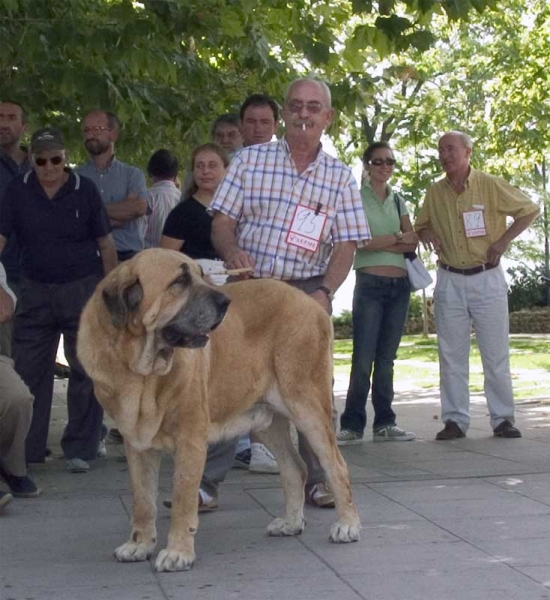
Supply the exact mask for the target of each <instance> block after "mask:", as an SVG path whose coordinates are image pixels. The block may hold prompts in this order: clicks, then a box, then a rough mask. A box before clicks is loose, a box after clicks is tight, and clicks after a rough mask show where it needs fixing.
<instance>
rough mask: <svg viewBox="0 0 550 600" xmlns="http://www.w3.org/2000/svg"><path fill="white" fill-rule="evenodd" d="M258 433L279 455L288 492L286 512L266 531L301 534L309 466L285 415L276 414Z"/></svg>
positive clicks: (271, 533) (284, 485)
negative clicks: (291, 434) (292, 434)
mask: <svg viewBox="0 0 550 600" xmlns="http://www.w3.org/2000/svg"><path fill="white" fill-rule="evenodd" d="M257 435H258V438H259V439H260V441H261V442H262V443H263V444H265V445H266V446H267V447H268V448H269V449H270V450H271V451H272V452H273V454H274V455H275V458H276V459H277V463H278V465H279V469H280V471H281V481H282V485H283V492H284V495H285V516H284V517H282V518H277V519H274V520H273V521H272V522H271V523H270V524H269V525H268V527H267V533H268V534H269V535H272V536H287V535H299V534H300V533H302V531H303V530H304V526H305V520H304V484H305V481H306V466H305V464H304V461H303V460H302V458H301V457H300V455H299V454H298V451H297V450H296V448H295V447H294V444H293V443H292V439H291V437H290V423H289V421H288V419H287V418H286V417H283V416H282V415H278V414H275V415H274V417H273V421H272V422H271V425H270V426H269V427H268V428H267V429H265V430H264V431H260V432H258V434H257Z"/></svg>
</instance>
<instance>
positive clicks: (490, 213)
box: [415, 169, 539, 269]
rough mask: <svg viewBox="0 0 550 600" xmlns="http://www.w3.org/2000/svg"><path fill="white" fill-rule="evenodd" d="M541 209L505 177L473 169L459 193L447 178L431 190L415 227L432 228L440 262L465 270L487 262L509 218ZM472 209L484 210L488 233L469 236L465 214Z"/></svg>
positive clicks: (420, 229) (435, 184)
mask: <svg viewBox="0 0 550 600" xmlns="http://www.w3.org/2000/svg"><path fill="white" fill-rule="evenodd" d="M538 210H539V208H538V206H537V205H536V204H535V203H534V202H532V201H531V200H530V199H529V198H528V197H527V196H526V195H525V194H524V193H523V192H522V191H521V190H519V189H518V188H516V187H514V186H512V185H510V184H509V183H508V182H507V181H505V180H504V179H501V178H500V177H495V176H493V175H488V174H487V173H482V172H481V171H478V170H477V169H471V170H470V174H469V176H468V179H467V181H466V186H465V190H464V191H463V192H461V193H460V194H458V193H457V192H456V191H455V190H454V188H453V187H452V185H451V184H450V182H449V180H448V179H447V178H446V177H445V178H444V179H442V180H440V181H438V182H436V183H434V184H433V185H432V186H431V187H430V188H429V189H428V191H427V193H426V198H425V199H424V204H423V205H422V208H421V210H420V214H419V215H418V219H417V220H416V224H415V229H416V230H417V231H422V229H426V228H430V229H432V230H433V231H434V233H435V234H436V235H437V236H438V237H439V239H440V240H441V244H442V251H441V253H440V259H441V261H442V262H443V263H445V264H447V265H450V266H452V267H455V268H458V269H463V268H468V267H472V266H476V265H480V264H483V263H485V262H486V261H487V250H488V249H489V246H490V245H491V244H493V243H494V242H496V241H497V240H498V239H499V238H500V237H501V236H502V235H503V233H504V232H505V231H506V228H507V223H506V217H513V218H514V219H518V218H520V217H523V216H526V215H530V214H533V213H536V212H538ZM469 211H481V212H482V213H483V219H484V222H485V227H486V231H487V233H486V235H482V236H476V237H467V236H466V233H465V227H464V218H463V215H464V213H465V212H469Z"/></svg>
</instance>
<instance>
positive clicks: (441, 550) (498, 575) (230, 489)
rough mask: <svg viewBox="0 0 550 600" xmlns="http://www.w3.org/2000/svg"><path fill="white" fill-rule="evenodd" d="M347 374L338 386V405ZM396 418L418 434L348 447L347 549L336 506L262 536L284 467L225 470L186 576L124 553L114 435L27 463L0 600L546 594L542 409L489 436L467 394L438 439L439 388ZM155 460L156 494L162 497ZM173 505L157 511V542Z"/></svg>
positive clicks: (546, 427)
mask: <svg viewBox="0 0 550 600" xmlns="http://www.w3.org/2000/svg"><path fill="white" fill-rule="evenodd" d="M345 385H346V382H345V381H337V388H336V393H337V398H338V402H339V404H340V408H342V406H341V404H342V402H343V393H344V391H345ZM65 386H66V382H64V381H57V382H56V397H55V408H54V411H53V417H52V419H53V421H52V427H51V435H50V440H51V447H52V449H53V451H54V456H55V455H58V453H59V443H58V442H59V438H60V433H61V429H62V427H63V424H64V420H65V418H66V405H65ZM395 406H396V412H397V413H398V417H399V421H398V423H399V424H400V425H401V426H402V427H404V428H406V429H408V430H412V431H415V432H416V433H417V434H419V440H418V441H416V442H405V443H377V444H375V443H373V442H372V440H371V439H370V435H367V436H366V439H365V442H364V443H362V444H359V445H356V446H349V447H346V448H343V449H342V450H343V454H344V456H345V458H346V459H347V461H348V464H349V467H350V471H351V475H352V481H353V491H354V497H355V502H356V504H357V506H358V508H359V511H360V513H361V518H362V522H363V531H362V539H361V541H360V542H358V543H356V544H349V545H334V544H330V543H329V542H328V541H327V538H328V531H329V528H330V525H331V523H332V521H333V519H334V511H332V510H320V509H314V508H311V507H307V508H306V519H307V527H306V530H305V532H304V533H303V534H302V535H301V536H299V537H297V538H268V537H267V536H266V534H265V527H266V525H267V524H268V523H269V521H270V520H271V518H272V517H273V516H275V515H280V514H281V513H282V505H283V499H282V492H281V489H280V483H279V478H278V476H273V475H265V476H263V475H251V474H249V473H247V472H244V471H238V470H232V471H231V473H230V474H229V477H228V479H227V482H226V483H225V484H224V486H223V488H222V492H221V496H220V510H219V511H218V512H216V513H211V514H206V515H204V516H202V517H201V520H200V529H199V532H198V534H197V539H196V550H197V561H196V563H195V566H194V568H193V569H192V570H191V571H189V572H185V573H174V574H172V573H170V574H167V573H161V574H159V573H155V572H154V570H153V564H152V563H151V562H145V563H136V564H120V563H117V562H116V561H115V560H114V559H113V558H112V551H113V549H114V548H115V547H116V546H118V545H120V544H121V543H122V542H124V541H125V540H126V539H127V536H128V534H129V531H130V526H129V517H130V511H131V495H130V493H129V491H128V474H127V466H126V464H125V463H124V462H121V460H120V456H121V454H122V449H121V447H120V446H108V450H109V455H108V457H107V458H106V459H99V460H97V461H95V463H93V464H92V468H91V471H90V472H89V473H87V474H84V475H71V474H68V473H66V472H65V470H64V461H63V460H62V459H61V458H57V459H56V458H54V459H52V460H49V461H48V462H46V464H44V465H37V466H35V467H33V469H32V473H33V476H34V477H35V478H36V480H37V482H38V483H39V485H40V487H42V489H43V494H42V496H41V497H40V498H37V499H32V500H19V499H14V500H13V501H12V503H11V504H10V505H9V507H8V508H7V509H6V511H5V513H4V515H2V516H1V517H0V599H1V600H11V599H17V600H23V599H29V600H30V599H33V600H54V599H55V600H104V599H105V600H111V599H113V600H115V599H116V600H161V599H163V600H166V599H171V598H174V599H186V600H229V599H233V598H235V599H240V600H249V599H250V600H260V599H268V600H310V599H311V600H329V599H330V600H359V599H365V600H382V599H383V600H388V599H390V600H393V599H395V600H397V599H405V600H426V599H434V600H439V599H446V600H447V599H449V600H462V599H464V600H466V599H468V600H472V599H474V600H476V599H478V598H479V599H480V600H481V599H483V600H493V599H495V600H496V599H499V600H501V599H502V598H503V597H506V596H507V597H509V598H510V599H513V600H523V599H525V600H527V599H528V600H538V599H540V600H542V599H546V600H549V599H550V406H546V405H545V403H544V402H542V403H541V402H538V403H533V404H520V405H518V411H517V423H518V426H519V427H520V429H521V430H522V432H523V434H524V438H523V439H519V440H502V439H495V438H493V437H492V435H491V433H492V432H491V430H490V428H489V420H488V417H487V410H486V406H485V402H484V399H483V397H481V396H475V397H474V399H473V406H472V413H473V419H472V428H471V429H470V431H469V432H468V436H467V437H466V438H465V439H462V440H457V441H453V442H437V443H436V442H435V441H434V436H435V433H436V432H437V431H438V430H439V429H440V428H441V423H440V422H439V420H438V415H439V401H438V398H437V395H436V394H435V393H434V391H433V390H432V391H430V390H428V391H426V390H420V389H418V390H406V389H400V391H399V392H398V395H397V398H396V402H395ZM171 473H172V469H171V461H170V459H169V458H167V459H165V460H164V462H163V467H162V472H161V478H160V487H161V493H160V498H163V497H167V496H168V495H169V493H170V488H171V483H170V478H171ZM169 519H170V515H169V511H168V510H167V509H164V508H163V507H162V506H161V507H160V508H159V518H158V528H159V546H158V549H160V548H162V547H164V545H165V543H166V537H167V531H168V527H169Z"/></svg>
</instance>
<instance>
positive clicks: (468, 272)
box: [439, 262, 498, 275]
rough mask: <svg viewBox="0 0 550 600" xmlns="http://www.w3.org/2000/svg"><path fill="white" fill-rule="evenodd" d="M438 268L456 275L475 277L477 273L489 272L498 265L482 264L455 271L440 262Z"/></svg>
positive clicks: (453, 268)
mask: <svg viewBox="0 0 550 600" xmlns="http://www.w3.org/2000/svg"><path fill="white" fill-rule="evenodd" d="M439 266H440V267H441V268H442V269H445V271H449V273H457V274H458V275H477V274H478V273H483V271H489V270H490V269H494V268H495V267H498V263H497V264H496V265H494V264H493V263H484V264H482V265H479V266H477V267H470V268H469V269H456V268H455V267H451V266H450V265H446V264H445V263H442V262H440V263H439Z"/></svg>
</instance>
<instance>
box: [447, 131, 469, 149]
mask: <svg viewBox="0 0 550 600" xmlns="http://www.w3.org/2000/svg"><path fill="white" fill-rule="evenodd" d="M444 135H456V136H458V137H459V138H460V139H461V141H462V143H463V144H464V147H465V148H468V149H469V150H472V149H473V147H474V142H473V140H472V138H471V137H470V136H469V135H468V134H467V133H464V132H463V131H447V133H445V134H444ZM441 137H443V136H441Z"/></svg>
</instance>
